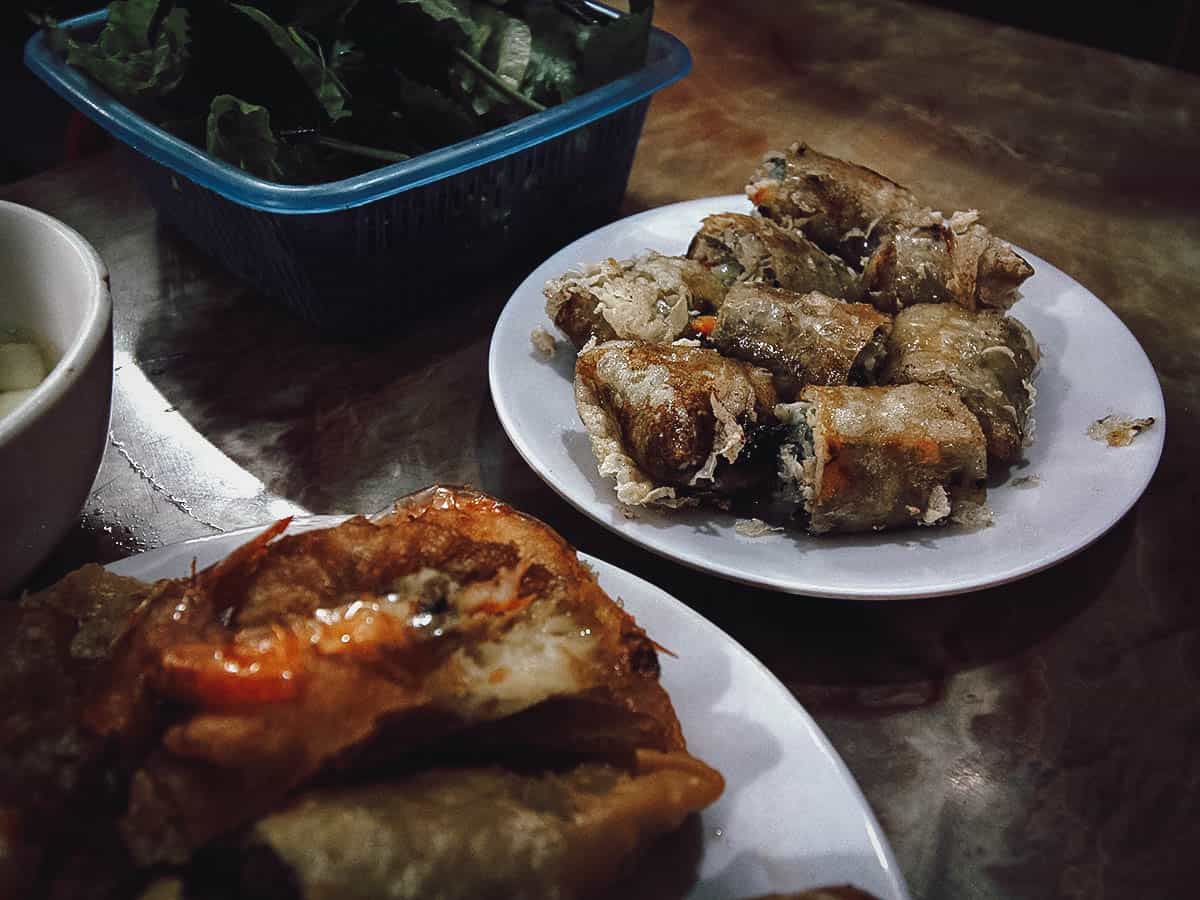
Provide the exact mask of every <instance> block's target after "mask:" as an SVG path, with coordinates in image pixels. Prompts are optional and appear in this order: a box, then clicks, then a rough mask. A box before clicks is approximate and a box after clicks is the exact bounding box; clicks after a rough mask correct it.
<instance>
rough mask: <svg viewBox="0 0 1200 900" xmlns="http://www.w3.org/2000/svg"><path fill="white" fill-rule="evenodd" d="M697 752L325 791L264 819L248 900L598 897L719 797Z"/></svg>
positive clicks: (249, 868)
mask: <svg viewBox="0 0 1200 900" xmlns="http://www.w3.org/2000/svg"><path fill="white" fill-rule="evenodd" d="M722 786H723V781H722V779H721V776H720V775H719V774H718V773H717V772H715V771H714V770H712V769H710V768H709V767H708V766H706V765H704V763H702V762H700V761H699V760H697V759H695V758H693V757H691V756H688V755H687V754H686V753H682V752H680V753H670V754H664V753H650V752H645V751H643V752H639V753H638V755H637V757H636V759H635V761H634V763H633V764H632V766H630V767H628V768H626V767H625V766H618V765H614V764H605V763H584V764H582V765H578V766H575V767H574V768H570V769H568V770H566V771H562V772H553V771H547V772H540V773H516V772H511V771H506V770H504V769H500V768H480V769H435V770H432V771H428V772H423V773H420V774H417V775H413V776H409V777H406V778H401V779H397V780H395V781H392V782H387V783H383V784H369V785H363V786H357V787H350V788H335V789H328V790H323V791H314V792H311V793H309V794H307V795H304V796H302V797H300V798H299V799H298V800H296V801H295V802H293V803H292V804H291V805H289V806H288V807H287V808H285V809H283V810H281V811H280V812H277V813H275V814H273V815H271V816H268V817H267V818H265V819H263V820H262V821H260V822H258V823H257V824H256V825H255V826H254V828H253V831H252V832H251V836H250V839H249V841H248V851H249V852H248V853H247V854H246V856H245V862H244V864H243V868H242V874H241V878H240V882H241V894H240V896H241V897H243V898H245V900H284V898H295V900H299V898H303V900H356V898H362V900H374V898H379V897H392V898H397V900H405V898H411V900H422V898H428V897H440V898H445V900H472V898H477V897H512V898H530V900H534V898H541V897H559V898H563V900H570V898H581V897H592V896H595V895H596V890H597V885H606V884H609V883H611V882H612V881H614V880H615V879H616V878H617V877H618V876H620V875H621V874H623V871H624V870H625V869H627V868H628V866H629V863H630V862H631V861H632V860H633V859H634V858H636V856H637V855H638V854H639V853H640V852H641V851H642V850H644V849H645V847H646V846H648V845H649V844H650V843H651V842H652V841H654V839H655V838H657V837H659V836H661V835H663V834H665V833H667V832H669V831H672V830H674V829H675V828H677V827H679V825H680V824H681V823H682V822H683V820H684V818H685V817H686V816H687V815H688V814H690V813H692V812H694V811H696V810H699V809H702V808H703V807H705V806H707V805H708V804H710V803H712V802H713V801H714V800H716V798H717V797H718V796H719V795H720V793H721V789H722Z"/></svg>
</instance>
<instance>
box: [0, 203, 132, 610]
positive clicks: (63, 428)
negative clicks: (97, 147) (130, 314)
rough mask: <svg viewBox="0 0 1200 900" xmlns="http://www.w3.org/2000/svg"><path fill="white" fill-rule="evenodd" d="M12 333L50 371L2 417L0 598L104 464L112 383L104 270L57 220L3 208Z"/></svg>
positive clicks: (2, 305)
mask: <svg viewBox="0 0 1200 900" xmlns="http://www.w3.org/2000/svg"><path fill="white" fill-rule="evenodd" d="M12 328H15V329H17V330H18V332H22V333H25V334H27V335H29V336H32V337H35V338H36V339H38V341H39V342H40V343H41V344H42V347H43V350H44V351H48V352H49V353H50V354H51V359H50V360H48V362H53V368H52V369H51V371H50V374H49V375H47V376H46V378H45V379H44V380H43V381H42V383H41V384H40V385H38V387H37V388H36V389H35V390H34V392H33V393H32V394H31V395H30V396H29V397H28V398H27V399H26V400H25V402H24V403H22V404H21V405H20V406H18V407H17V408H16V409H14V410H12V411H11V412H9V413H8V414H7V415H5V416H3V417H2V418H0V535H3V537H2V538H0V597H3V596H6V595H8V594H9V593H11V592H12V591H14V590H15V589H16V588H17V587H18V586H19V584H20V583H21V581H22V580H23V579H24V578H25V577H26V576H27V575H29V573H30V572H31V571H32V570H33V569H34V567H35V566H36V565H37V564H38V563H39V562H41V561H42V560H43V559H44V558H45V557H46V555H47V554H48V553H49V552H50V550H51V549H52V548H53V547H54V545H55V543H57V541H58V540H59V538H61V537H62V536H63V534H64V533H65V532H66V531H67V530H68V529H69V528H70V527H71V525H72V523H74V522H75V520H76V517H77V516H78V515H79V510H80V508H81V507H82V506H83V503H84V500H86V499H87V494H88V489H89V488H90V487H91V485H92V481H93V479H95V477H96V470H97V469H98V468H99V467H100V459H101V457H102V456H103V455H104V446H105V442H106V436H107V434H108V416H109V409H110V407H111V403H112V378H113V372H112V367H113V363H112V360H113V345H112V298H111V296H110V294H109V284H108V271H107V270H106V269H105V267H104V263H103V262H101V260H100V257H99V256H98V255H97V253H96V251H95V250H93V249H92V247H91V245H90V244H88V242H87V241H85V240H84V239H83V238H82V237H80V235H79V234H78V233H77V232H75V231H74V230H73V229H71V228H68V227H67V226H66V225H64V224H63V223H62V222H59V221H58V220H57V219H53V218H51V217H50V216H48V215H46V214H45V213H40V212H37V211H36V210H32V209H28V208H26V207H24V206H18V205H17V204H15V203H6V202H3V201H0V339H7V335H6V334H5V332H6V331H7V330H8V329H12Z"/></svg>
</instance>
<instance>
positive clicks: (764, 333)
mask: <svg viewBox="0 0 1200 900" xmlns="http://www.w3.org/2000/svg"><path fill="white" fill-rule="evenodd" d="M890 330H891V319H890V317H889V316H887V315H885V314H884V313H881V312H879V311H878V310H876V309H875V308H874V307H872V306H870V305H869V304H866V303H843V302H841V301H840V300H834V299H833V298H831V297H827V296H825V295H824V294H820V293H816V292H813V293H809V294H794V293H791V292H790V291H783V290H779V289H777V288H768V287H761V286H758V285H749V284H739V285H734V287H733V288H731V289H730V291H729V293H728V294H727V295H726V297H725V303H724V304H723V305H722V306H721V312H720V314H719V315H718V316H717V324H716V327H715V328H714V329H713V332H712V334H711V335H710V340H711V341H712V343H713V346H715V347H716V348H717V350H719V351H720V352H721V354H722V355H724V356H730V357H733V358H734V359H742V360H745V361H746V362H750V363H753V364H754V365H756V366H762V367H763V368H764V369H767V370H768V371H770V372H771V373H772V374H774V375H775V377H776V384H777V386H778V387H779V389H780V394H781V395H782V396H784V397H789V398H790V397H794V396H795V395H796V393H797V392H798V391H799V389H800V388H801V387H802V386H804V385H806V384H819V385H839V384H874V383H875V381H876V372H877V369H878V368H879V367H880V365H881V364H882V362H883V359H884V356H885V354H886V341H887V336H888V332H889V331H890Z"/></svg>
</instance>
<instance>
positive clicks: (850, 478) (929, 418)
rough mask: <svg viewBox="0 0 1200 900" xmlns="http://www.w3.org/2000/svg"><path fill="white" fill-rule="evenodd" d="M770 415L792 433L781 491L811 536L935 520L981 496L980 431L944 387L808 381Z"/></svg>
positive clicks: (983, 451)
mask: <svg viewBox="0 0 1200 900" xmlns="http://www.w3.org/2000/svg"><path fill="white" fill-rule="evenodd" d="M776 414H777V415H778V416H779V418H780V419H782V420H784V421H786V422H787V423H788V424H790V425H791V426H792V429H793V431H792V435H791V437H790V439H789V440H788V441H787V442H786V443H784V445H783V446H782V447H781V449H780V452H779V478H780V480H781V482H782V484H783V491H784V494H785V496H786V497H787V498H788V499H790V500H792V501H794V502H796V503H797V504H799V505H800V509H798V510H797V513H798V514H799V515H800V518H801V519H802V520H804V521H805V522H806V524H807V526H808V528H809V530H810V531H812V532H814V533H818V534H820V533H824V532H832V531H870V530H880V529H883V528H896V527H900V526H904V525H918V524H919V525H934V524H937V523H939V522H944V521H946V520H947V519H948V518H949V517H950V516H951V515H952V514H953V513H955V512H956V511H958V510H959V508H960V507H962V506H963V505H965V504H976V505H977V504H979V503H982V501H983V499H984V496H985V488H984V479H985V478H986V477H987V448H986V444H985V443H984V438H983V432H982V431H981V430H980V427H979V423H978V422H977V421H976V419H975V417H974V416H973V415H972V414H971V411H970V410H968V409H967V408H966V406H964V405H963V403H962V401H961V400H959V398H958V395H957V394H956V393H955V392H954V391H953V390H951V389H950V388H945V387H928V386H926V385H920V384H908V385H904V386H902V387H808V388H805V389H804V391H803V392H802V393H801V394H800V400H799V401H798V402H796V403H791V404H781V405H780V406H778V407H776Z"/></svg>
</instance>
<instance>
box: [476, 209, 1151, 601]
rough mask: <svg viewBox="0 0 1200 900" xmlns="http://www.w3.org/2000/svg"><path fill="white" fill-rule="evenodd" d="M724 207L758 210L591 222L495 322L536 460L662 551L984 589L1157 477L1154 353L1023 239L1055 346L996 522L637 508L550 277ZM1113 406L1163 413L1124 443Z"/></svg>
mask: <svg viewBox="0 0 1200 900" xmlns="http://www.w3.org/2000/svg"><path fill="white" fill-rule="evenodd" d="M722 210H737V211H747V212H748V211H749V203H748V201H747V200H746V199H745V198H744V197H742V196H741V195H734V196H728V197H708V198H705V199H702V200H692V201H688V202H686V203H676V204H674V205H672V206H665V207H662V208H659V209H654V210H650V211H648V212H644V213H640V214H638V215H636V216H631V217H630V218H628V219H623V220H621V221H619V222H614V223H613V224H611V225H608V226H605V227H604V228H601V229H600V230H598V231H595V232H593V233H592V234H589V235H586V236H585V237H582V238H580V239H579V240H577V241H575V242H574V243H573V244H571V245H569V246H567V247H565V248H563V249H562V250H560V251H559V252H558V253H556V254H554V256H552V257H550V258H549V259H548V260H546V262H545V263H543V264H542V265H541V266H539V267H538V268H537V269H536V270H534V272H533V274H531V275H530V276H529V277H528V278H527V279H526V280H525V281H524V282H523V283H522V284H521V286H520V287H518V288H517V290H516V292H515V293H514V294H513V296H512V299H511V300H510V301H509V302H508V305H507V306H506V307H505V308H504V311H503V313H502V314H501V315H500V318H499V320H498V321H497V323H496V329H495V331H494V333H493V335H492V343H491V350H490V355H489V359H488V374H489V378H490V381H491V389H492V399H493V401H494V402H495V405H496V412H497V413H498V415H499V417H500V422H501V423H502V424H503V426H504V429H505V431H506V432H507V433H508V436H509V439H510V440H511V441H512V442H513V444H514V446H515V447H516V448H517V451H518V452H519V453H520V454H521V456H522V457H524V459H525V461H526V462H528V463H529V465H530V466H531V467H532V468H533V470H534V471H535V472H537V474H538V475H539V476H541V477H542V479H544V480H545V481H546V483H547V484H549V485H550V486H551V487H552V488H554V490H556V491H557V492H558V493H559V494H560V495H562V496H563V497H564V498H565V499H566V500H568V501H569V502H570V503H572V504H573V505H574V506H576V507H578V508H579V509H580V510H582V511H583V512H585V513H586V514H587V515H589V516H591V517H592V518H593V519H595V520H596V521H598V522H600V523H601V524H603V525H606V526H608V527H609V528H611V529H613V530H614V531H616V532H617V533H619V534H621V535H622V536H624V537H626V538H628V539H629V540H631V541H633V542H635V543H637V544H640V545H641V546H643V547H646V548H647V549H649V550H652V551H654V552H655V553H659V554H661V555H663V556H665V557H667V558H669V559H672V560H675V561H677V562H680V563H684V564H685V565H688V566H692V567H693V568H696V569H701V570H703V571H706V572H711V573H714V574H717V575H720V576H723V577H725V578H729V579H732V580H734V581H740V582H744V583H747V584H753V585H757V586H760V587H766V588H772V589H775V590H780V591H787V592H790V593H796V594H810V595H815V596H826V597H848V598H862V599H889V598H899V597H912V596H936V595H941V594H955V593H961V592H964V591H972V590H978V589H980V588H984V587H988V586H991V585H996V584H1002V583H1004V582H1008V581H1013V580H1015V579H1017V578H1021V577H1023V576H1025V575H1029V574H1032V573H1034V572H1038V571H1040V570H1042V569H1045V568H1047V567H1048V566H1051V565H1053V564H1055V563H1057V562H1059V561H1061V560H1063V559H1065V558H1067V557H1068V556H1070V555H1071V554H1073V553H1076V552H1078V551H1079V550H1081V549H1082V548H1084V547H1086V546H1087V545H1088V544H1090V543H1091V542H1092V541H1094V540H1096V539H1097V538H1099V537H1100V536H1101V535H1102V534H1104V532H1105V531H1107V530H1108V529H1109V528H1111V527H1112V526H1113V525H1114V524H1116V522H1117V521H1118V520H1119V519H1120V518H1121V517H1122V516H1123V515H1124V514H1125V513H1126V512H1127V511H1128V510H1129V508H1130V507H1131V506H1132V505H1133V504H1134V502H1135V501H1136V500H1137V498H1138V497H1139V496H1140V495H1141V493H1142V491H1143V490H1145V488H1146V485H1147V484H1148V483H1149V481H1150V477H1151V476H1152V475H1153V474H1154V469H1155V467H1156V466H1157V465H1158V459H1159V456H1160V455H1161V453H1162V446H1163V437H1164V434H1165V431H1166V422H1165V421H1164V413H1163V397H1162V390H1161V389H1160V388H1159V384H1158V378H1157V376H1156V375H1155V374H1154V369H1153V367H1152V366H1151V365H1150V361H1149V360H1148V359H1147V358H1146V354H1145V353H1144V352H1143V350H1142V348H1141V346H1140V345H1139V344H1138V342H1137V340H1136V339H1135V338H1134V336H1133V335H1132V334H1130V332H1129V330H1128V329H1127V328H1126V327H1125V326H1124V325H1123V324H1122V323H1121V321H1120V319H1118V318H1117V317H1116V316H1115V315H1114V314H1113V313H1112V311H1111V310H1109V308H1108V307H1107V306H1105V305H1104V303H1102V302H1101V301H1100V300H1099V299H1098V298H1097V297H1096V296H1095V295H1093V294H1092V293H1091V292H1090V291H1088V290H1087V289H1086V288H1084V287H1083V286H1082V285H1081V284H1079V283H1078V282H1076V281H1075V280H1073V279H1072V278H1070V277H1069V276H1068V275H1066V274H1064V273H1063V272H1061V271H1059V270H1058V269H1056V268H1055V267H1054V266H1052V265H1050V264H1049V263H1047V262H1045V261H1044V260H1041V259H1038V258H1037V257H1036V256H1034V255H1033V254H1030V253H1026V252H1025V251H1024V250H1022V251H1020V252H1021V253H1022V254H1023V255H1024V256H1025V257H1026V258H1027V259H1028V260H1029V261H1030V263H1032V264H1033V266H1034V267H1035V269H1036V274H1035V275H1034V276H1033V277H1032V278H1030V279H1029V280H1028V281H1027V282H1026V283H1025V285H1024V288H1023V292H1024V299H1022V300H1021V301H1019V302H1018V303H1017V304H1016V306H1014V307H1013V310H1012V312H1013V314H1014V315H1015V316H1017V317H1018V318H1019V319H1020V320H1021V321H1022V322H1024V323H1025V324H1026V325H1028V326H1029V328H1030V329H1031V330H1032V331H1033V333H1034V335H1035V336H1036V337H1037V340H1038V342H1039V343H1040V344H1041V347H1042V352H1043V359H1042V367H1041V372H1040V375H1039V376H1038V380H1037V390H1038V396H1037V406H1036V408H1035V410H1034V414H1035V416H1036V418H1037V435H1036V442H1035V444H1034V445H1033V447H1031V448H1030V449H1029V450H1028V451H1027V452H1026V459H1025V462H1024V463H1023V464H1022V465H1020V466H1019V467H1014V468H1013V469H1012V470H1011V474H1010V477H1009V479H1008V481H1007V483H1004V484H1000V485H998V486H995V487H994V488H993V489H991V490H990V491H989V495H988V503H989V505H990V506H991V508H992V510H993V512H994V514H995V523H994V524H993V525H992V526H991V527H990V528H985V529H979V530H974V531H970V530H966V529H961V528H954V527H950V528H938V529H924V530H906V531H893V532H883V533H880V534H871V535H845V536H833V537H821V538H814V537H810V536H808V535H806V534H804V533H802V532H787V533H778V534H770V535H767V536H764V537H759V538H747V537H743V536H741V535H739V534H737V533H736V531H735V530H734V523H735V519H734V517H733V516H731V515H727V514H723V513H721V512H719V511H715V510H708V509H704V510H686V511H683V512H669V513H668V512H659V511H653V510H642V509H638V510H637V511H636V512H635V513H634V517H633V518H628V517H627V516H626V515H625V512H624V511H623V510H622V508H621V504H620V503H618V502H617V498H616V495H615V493H614V491H613V487H612V483H611V481H609V480H608V479H604V478H601V477H600V475H599V474H598V473H597V471H596V463H595V461H594V459H593V458H592V453H591V448H590V445H589V443H588V438H587V434H586V433H585V432H584V429H583V425H582V424H581V423H580V421H579V417H578V416H577V415H576V412H575V396H574V391H573V387H572V380H573V375H574V365H575V352H574V348H573V347H572V346H571V345H570V343H569V342H567V341H566V340H565V339H561V340H560V342H559V345H558V349H557V351H556V353H555V355H554V357H553V358H552V359H551V360H550V361H546V360H545V359H544V358H543V357H541V356H539V355H538V354H537V353H536V352H535V351H534V350H533V347H532V346H531V344H530V334H531V332H532V331H533V329H534V328H536V327H539V326H540V327H542V328H545V329H547V330H548V331H551V332H552V333H553V332H554V327H553V325H552V324H551V323H550V322H549V320H548V319H547V318H546V314H545V311H544V309H543V306H544V302H545V301H544V298H543V297H542V285H543V284H545V282H546V281H547V280H548V279H549V278H552V277H555V276H558V275H560V274H562V273H563V272H564V271H566V270H567V269H570V268H572V267H577V266H579V265H580V264H583V263H588V262H594V261H597V260H601V259H605V258H606V257H615V258H625V257H630V256H635V255H638V254H641V253H645V252H646V251H647V250H657V251H659V252H661V253H668V254H669V253H683V252H684V251H685V250H686V248H687V244H688V241H689V240H690V239H691V237H692V235H693V234H694V233H695V232H696V230H697V229H698V228H699V226H700V220H701V219H702V218H704V216H706V215H710V214H711V213H715V212H720V211H722ZM560 337H561V336H560ZM1109 413H1118V414H1120V415H1124V416H1130V417H1137V418H1141V417H1145V416H1152V417H1154V418H1155V419H1156V420H1157V423H1156V424H1155V425H1154V427H1153V428H1151V429H1150V430H1149V431H1148V432H1146V433H1144V434H1142V435H1141V436H1139V437H1138V438H1137V440H1135V441H1134V442H1133V444H1132V445H1131V446H1129V447H1123V448H1111V447H1108V446H1106V445H1104V444H1101V443H1097V442H1096V441H1094V440H1092V439H1091V438H1089V437H1088V436H1087V429H1088V426H1089V425H1090V424H1091V423H1092V422H1094V421H1095V420H1096V419H1099V418H1101V417H1103V416H1105V415H1107V414H1109ZM1028 476H1034V477H1033V478H1029V477H1028ZM1018 479H1024V480H1023V481H1022V482H1021V483H1020V486H1018V484H1014V483H1013V482H1015V481H1017V480H1018Z"/></svg>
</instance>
